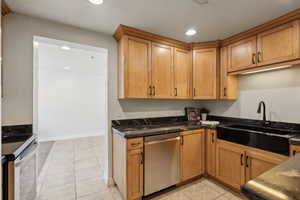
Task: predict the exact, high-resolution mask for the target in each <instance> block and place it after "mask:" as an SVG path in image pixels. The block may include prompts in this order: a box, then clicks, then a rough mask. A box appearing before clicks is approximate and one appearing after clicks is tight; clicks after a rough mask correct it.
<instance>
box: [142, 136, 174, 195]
mask: <svg viewBox="0 0 300 200" xmlns="http://www.w3.org/2000/svg"><path fill="white" fill-rule="evenodd" d="M179 151H180V134H179V133H171V134H164V135H158V136H149V137H145V186H144V187H145V188H144V193H145V196H147V195H149V194H152V193H154V192H158V191H160V190H162V189H165V188H168V187H170V186H173V185H176V184H177V183H179V182H180V163H179V162H180V159H179V156H180V154H179Z"/></svg>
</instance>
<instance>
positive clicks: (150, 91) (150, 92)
mask: <svg viewBox="0 0 300 200" xmlns="http://www.w3.org/2000/svg"><path fill="white" fill-rule="evenodd" d="M149 96H152V86H151V85H150V86H149Z"/></svg>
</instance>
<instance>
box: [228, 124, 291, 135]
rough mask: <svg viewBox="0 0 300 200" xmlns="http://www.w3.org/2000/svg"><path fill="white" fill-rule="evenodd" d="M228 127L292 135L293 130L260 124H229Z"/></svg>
mask: <svg viewBox="0 0 300 200" xmlns="http://www.w3.org/2000/svg"><path fill="white" fill-rule="evenodd" d="M227 127H228V128H236V129H242V130H246V131H255V132H260V133H269V134H278V135H291V134H292V133H291V131H289V130H282V129H275V128H269V127H260V126H250V125H240V124H235V125H229V126H227Z"/></svg>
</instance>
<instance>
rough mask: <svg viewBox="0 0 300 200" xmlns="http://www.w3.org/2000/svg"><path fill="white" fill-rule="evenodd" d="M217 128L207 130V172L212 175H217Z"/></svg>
mask: <svg viewBox="0 0 300 200" xmlns="http://www.w3.org/2000/svg"><path fill="white" fill-rule="evenodd" d="M216 143H217V132H216V130H212V129H207V132H206V152H205V153H206V156H205V157H206V160H205V163H206V173H207V174H208V175H210V176H213V177H215V176H216Z"/></svg>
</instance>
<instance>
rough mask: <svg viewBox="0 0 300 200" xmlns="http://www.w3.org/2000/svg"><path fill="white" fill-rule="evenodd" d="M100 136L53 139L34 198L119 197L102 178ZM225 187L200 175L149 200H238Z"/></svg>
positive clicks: (78, 199) (103, 199)
mask: <svg viewBox="0 0 300 200" xmlns="http://www.w3.org/2000/svg"><path fill="white" fill-rule="evenodd" d="M104 149H105V142H104V137H87V138H81V139H74V140H65V141H58V142H55V144H54V146H53V150H52V152H51V155H50V156H49V159H48V161H47V162H48V163H47V168H46V173H45V177H44V178H43V181H42V182H41V190H40V194H39V197H38V200H121V199H122V198H121V197H120V194H119V193H118V191H117V189H116V188H115V187H107V186H106V185H105V183H104V181H103V173H104V166H105V162H104V161H105V155H104V152H105V151H104ZM240 199H241V197H240V196H238V195H237V194H233V193H232V192H230V191H229V190H227V189H226V188H224V187H222V186H220V185H218V184H216V183H214V182H213V181H210V180H208V179H201V180H198V181H196V182H193V183H191V184H188V185H185V186H182V187H180V188H178V189H176V190H173V191H171V192H168V193H165V194H162V195H160V196H159V197H155V198H153V200H240Z"/></svg>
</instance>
